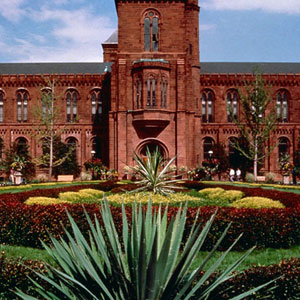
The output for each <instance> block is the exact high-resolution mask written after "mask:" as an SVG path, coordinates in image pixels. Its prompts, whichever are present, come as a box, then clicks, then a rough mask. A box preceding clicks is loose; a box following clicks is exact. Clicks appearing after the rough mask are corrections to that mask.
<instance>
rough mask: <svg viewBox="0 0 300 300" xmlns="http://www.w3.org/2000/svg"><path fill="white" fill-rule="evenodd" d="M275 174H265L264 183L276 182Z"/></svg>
mask: <svg viewBox="0 0 300 300" xmlns="http://www.w3.org/2000/svg"><path fill="white" fill-rule="evenodd" d="M275 179H276V175H275V174H274V173H272V172H269V173H267V174H266V177H265V180H266V183H275V182H276V180H275Z"/></svg>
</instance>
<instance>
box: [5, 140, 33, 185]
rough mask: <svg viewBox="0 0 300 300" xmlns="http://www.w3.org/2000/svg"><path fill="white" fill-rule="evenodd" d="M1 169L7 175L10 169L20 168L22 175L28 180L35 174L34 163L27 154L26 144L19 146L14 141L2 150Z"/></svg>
mask: <svg viewBox="0 0 300 300" xmlns="http://www.w3.org/2000/svg"><path fill="white" fill-rule="evenodd" d="M0 168H1V170H2V171H3V172H4V173H5V174H6V175H7V177H8V176H9V174H10V171H11V170H12V169H15V170H20V172H21V173H22V177H23V178H25V180H26V181H29V180H30V179H31V178H32V177H33V176H34V175H35V165H34V163H33V162H32V159H31V156H30V155H29V150H28V145H24V144H22V146H21V147H20V146H19V145H18V144H17V143H16V142H14V143H13V145H12V147H11V148H9V149H6V150H5V151H4V158H3V159H2V160H1V162H0Z"/></svg>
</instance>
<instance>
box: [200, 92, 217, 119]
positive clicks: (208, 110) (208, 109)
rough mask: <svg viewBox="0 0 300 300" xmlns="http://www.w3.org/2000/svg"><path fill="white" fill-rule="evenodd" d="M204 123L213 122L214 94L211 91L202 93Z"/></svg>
mask: <svg viewBox="0 0 300 300" xmlns="http://www.w3.org/2000/svg"><path fill="white" fill-rule="evenodd" d="M201 99H202V122H203V123H207V122H213V101H214V94H213V92H212V91H210V90H206V91H203V92H202V97H201Z"/></svg>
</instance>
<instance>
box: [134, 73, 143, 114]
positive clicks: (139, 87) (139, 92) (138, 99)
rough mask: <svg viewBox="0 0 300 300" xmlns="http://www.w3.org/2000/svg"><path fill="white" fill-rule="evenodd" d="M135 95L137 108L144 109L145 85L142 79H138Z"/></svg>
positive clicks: (135, 85)
mask: <svg viewBox="0 0 300 300" xmlns="http://www.w3.org/2000/svg"><path fill="white" fill-rule="evenodd" d="M134 94H135V97H134V98H135V107H136V108H142V107H143V83H142V79H141V78H140V77H139V78H137V79H136V81H135V84H134Z"/></svg>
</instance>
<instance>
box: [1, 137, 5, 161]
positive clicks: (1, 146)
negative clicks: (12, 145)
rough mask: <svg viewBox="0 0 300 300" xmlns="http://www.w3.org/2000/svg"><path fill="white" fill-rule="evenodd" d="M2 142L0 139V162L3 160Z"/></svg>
mask: <svg viewBox="0 0 300 300" xmlns="http://www.w3.org/2000/svg"><path fill="white" fill-rule="evenodd" d="M3 150H4V141H3V139H2V138H0V160H1V159H2V158H3Z"/></svg>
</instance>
